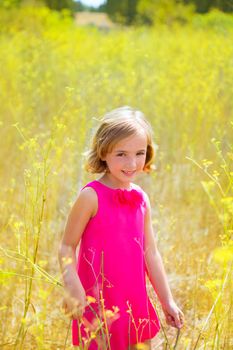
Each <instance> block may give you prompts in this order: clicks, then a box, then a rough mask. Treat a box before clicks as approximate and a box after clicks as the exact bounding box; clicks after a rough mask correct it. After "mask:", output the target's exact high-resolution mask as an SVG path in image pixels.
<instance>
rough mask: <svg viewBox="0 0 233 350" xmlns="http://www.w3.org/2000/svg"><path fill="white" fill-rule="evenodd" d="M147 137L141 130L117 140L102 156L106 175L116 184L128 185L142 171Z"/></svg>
mask: <svg viewBox="0 0 233 350" xmlns="http://www.w3.org/2000/svg"><path fill="white" fill-rule="evenodd" d="M146 150H147V137H146V135H145V133H144V132H143V131H138V132H137V134H134V135H132V136H129V137H127V138H125V139H123V140H121V141H119V142H118V143H117V144H116V145H115V146H114V147H113V149H112V151H111V152H110V153H107V155H106V156H105V157H104V158H102V160H105V161H106V163H107V165H108V169H109V172H108V173H107V174H108V177H109V179H110V180H112V182H113V183H115V184H117V185H126V186H127V185H128V184H129V183H130V181H132V180H133V179H134V178H135V176H136V175H137V174H138V173H140V172H141V171H143V168H144V165H145V161H146Z"/></svg>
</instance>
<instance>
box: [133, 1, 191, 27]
mask: <svg viewBox="0 0 233 350" xmlns="http://www.w3.org/2000/svg"><path fill="white" fill-rule="evenodd" d="M194 10H195V7H194V5H193V4H186V5H184V4H183V1H177V0H154V1H151V0H139V2H138V5H137V13H138V17H137V18H138V22H139V23H141V22H144V23H148V24H157V23H166V24H171V23H173V22H175V21H176V22H181V23H185V22H187V21H189V19H190V18H191V16H192V15H193V14H194Z"/></svg>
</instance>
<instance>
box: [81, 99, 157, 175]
mask: <svg viewBox="0 0 233 350" xmlns="http://www.w3.org/2000/svg"><path fill="white" fill-rule="evenodd" d="M99 121H100V125H99V127H98V128H97V130H96V131H95V133H94V136H93V139H92V145H91V148H90V150H89V151H88V152H86V153H85V155H86V156H87V160H86V164H85V169H86V170H87V171H88V172H90V173H102V172H105V171H107V169H108V167H107V164H106V162H105V161H104V160H102V159H101V158H103V157H105V156H106V154H107V153H109V152H111V151H112V149H113V148H114V146H115V145H116V144H117V143H118V142H119V141H121V140H123V139H124V138H127V137H129V136H131V135H135V134H136V133H138V132H139V131H141V130H144V132H145V134H146V137H147V151H146V160H145V165H144V168H143V171H145V172H150V171H151V170H152V169H153V168H154V166H153V165H152V161H153V158H154V154H155V145H154V143H153V141H152V135H153V130H152V127H151V125H150V124H149V122H148V121H147V120H146V119H145V116H144V114H143V113H142V112H141V111H139V110H136V109H133V108H131V107H128V106H124V107H120V108H117V109H114V110H112V111H111V112H109V113H107V114H105V115H104V116H103V117H102V118H101V119H100V120H99Z"/></svg>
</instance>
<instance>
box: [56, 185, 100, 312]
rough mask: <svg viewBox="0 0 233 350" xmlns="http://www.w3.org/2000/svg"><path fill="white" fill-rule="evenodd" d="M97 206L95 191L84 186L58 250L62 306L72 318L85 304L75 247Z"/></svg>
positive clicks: (70, 215)
mask: <svg viewBox="0 0 233 350" xmlns="http://www.w3.org/2000/svg"><path fill="white" fill-rule="evenodd" d="M97 206H98V200H97V195H96V193H95V191H94V190H93V189H92V188H89V187H86V188H84V189H83V190H82V191H81V192H80V194H79V196H78V198H77V199H76V201H75V203H74V205H73V207H72V209H71V211H70V214H69V216H68V220H67V223H66V227H65V231H64V235H63V238H62V240H61V243H60V246H59V250H58V260H59V264H60V268H61V272H62V277H63V282H64V287H65V293H66V296H65V298H64V300H63V307H64V309H65V311H66V313H70V314H71V315H72V316H73V318H78V316H80V314H82V311H83V309H84V307H85V305H86V299H85V297H86V296H85V291H84V288H83V286H82V283H81V281H80V279H79V276H78V274H77V272H76V248H77V246H78V244H79V242H80V239H81V236H82V233H83V231H84V229H85V227H86V225H87V223H88V221H89V220H90V218H91V216H93V215H94V214H95V212H96V211H97ZM78 309H79V310H78Z"/></svg>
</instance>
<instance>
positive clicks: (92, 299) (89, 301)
mask: <svg viewBox="0 0 233 350" xmlns="http://www.w3.org/2000/svg"><path fill="white" fill-rule="evenodd" d="M86 298H87V301H88V303H89V304H92V303H95V302H96V299H95V298H94V297H92V296H91V295H87V297H86Z"/></svg>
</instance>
